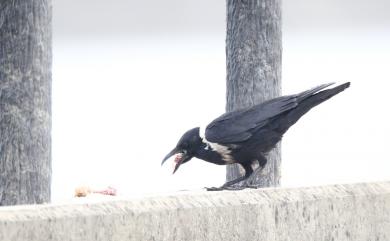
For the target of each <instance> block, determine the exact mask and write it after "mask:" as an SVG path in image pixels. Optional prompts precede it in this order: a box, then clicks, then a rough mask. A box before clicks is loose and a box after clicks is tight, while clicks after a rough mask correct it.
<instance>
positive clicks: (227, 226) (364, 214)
mask: <svg viewBox="0 0 390 241" xmlns="http://www.w3.org/2000/svg"><path fill="white" fill-rule="evenodd" d="M0 240H4V241H5V240H6V241H14V240H31V241H33V240H61V241H63V240H83V241H87V240H102V241H110V240H266V241H270V240H272V241H276V240H277V241H279V240H280V241H289V240H298V241H302V240H316V241H320V240H324V241H325V240H326V241H331V240H353V241H359V240H364V241H370V240H373V241H377V240H386V241H388V240H390V182H381V183H365V184H350V185H334V186H323V187H309V188H297V189H283V188H277V189H262V190H244V191H235V192H232V191H226V192H193V193H191V192H188V193H179V194H177V195H171V196H159V197H148V198H142V199H131V200H116V201H109V202H100V203H89V204H69V205H36V206H15V207H2V208H0Z"/></svg>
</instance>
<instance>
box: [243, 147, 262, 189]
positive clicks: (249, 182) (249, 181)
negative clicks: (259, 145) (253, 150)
mask: <svg viewBox="0 0 390 241" xmlns="http://www.w3.org/2000/svg"><path fill="white" fill-rule="evenodd" d="M257 161H258V163H259V167H258V168H256V170H255V171H254V172H253V173H252V175H251V176H250V177H249V178H248V179H247V180H246V182H245V185H244V187H245V188H259V186H258V185H256V184H253V179H254V178H256V176H258V175H259V174H260V172H261V171H263V169H264V167H265V164H267V158H265V156H264V155H262V154H259V155H258V157H257Z"/></svg>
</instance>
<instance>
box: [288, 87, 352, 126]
mask: <svg viewBox="0 0 390 241" xmlns="http://www.w3.org/2000/svg"><path fill="white" fill-rule="evenodd" d="M329 85H331V84H325V85H321V86H318V87H316V88H313V89H311V90H308V91H305V92H302V93H300V94H298V96H297V102H298V105H297V107H296V108H294V109H292V110H291V111H289V113H288V114H287V121H288V125H286V126H291V125H293V124H294V123H295V122H297V121H298V120H299V118H301V117H302V116H303V115H304V114H306V113H307V112H308V111H309V110H310V109H311V108H313V107H314V106H317V105H319V104H321V103H322V102H324V101H326V100H328V99H330V98H332V97H333V96H335V95H337V94H338V93H340V92H342V91H343V90H345V89H346V88H348V87H349V86H350V82H347V83H344V84H341V85H339V86H336V87H334V88H331V89H326V90H322V89H324V88H326V87H328V86H329ZM320 90H322V91H320Z"/></svg>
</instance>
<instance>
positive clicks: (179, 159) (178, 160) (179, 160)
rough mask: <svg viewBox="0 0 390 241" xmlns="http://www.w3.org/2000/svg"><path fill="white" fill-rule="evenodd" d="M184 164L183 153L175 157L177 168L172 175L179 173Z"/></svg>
mask: <svg viewBox="0 0 390 241" xmlns="http://www.w3.org/2000/svg"><path fill="white" fill-rule="evenodd" d="M182 162H183V153H178V154H177V155H176V156H175V167H174V169H173V173H172V174H175V172H176V171H177V169H179V166H180V165H181V163H182Z"/></svg>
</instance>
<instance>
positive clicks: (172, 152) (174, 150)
mask: <svg viewBox="0 0 390 241" xmlns="http://www.w3.org/2000/svg"><path fill="white" fill-rule="evenodd" d="M178 152H179V150H178V149H177V148H176V147H175V148H174V149H173V150H172V151H171V152H169V153H168V155H166V156H165V157H164V159H163V160H162V162H161V166H162V165H163V164H164V162H165V161H166V160H168V159H169V158H170V157H171V156H173V155H175V154H176V153H178Z"/></svg>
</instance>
